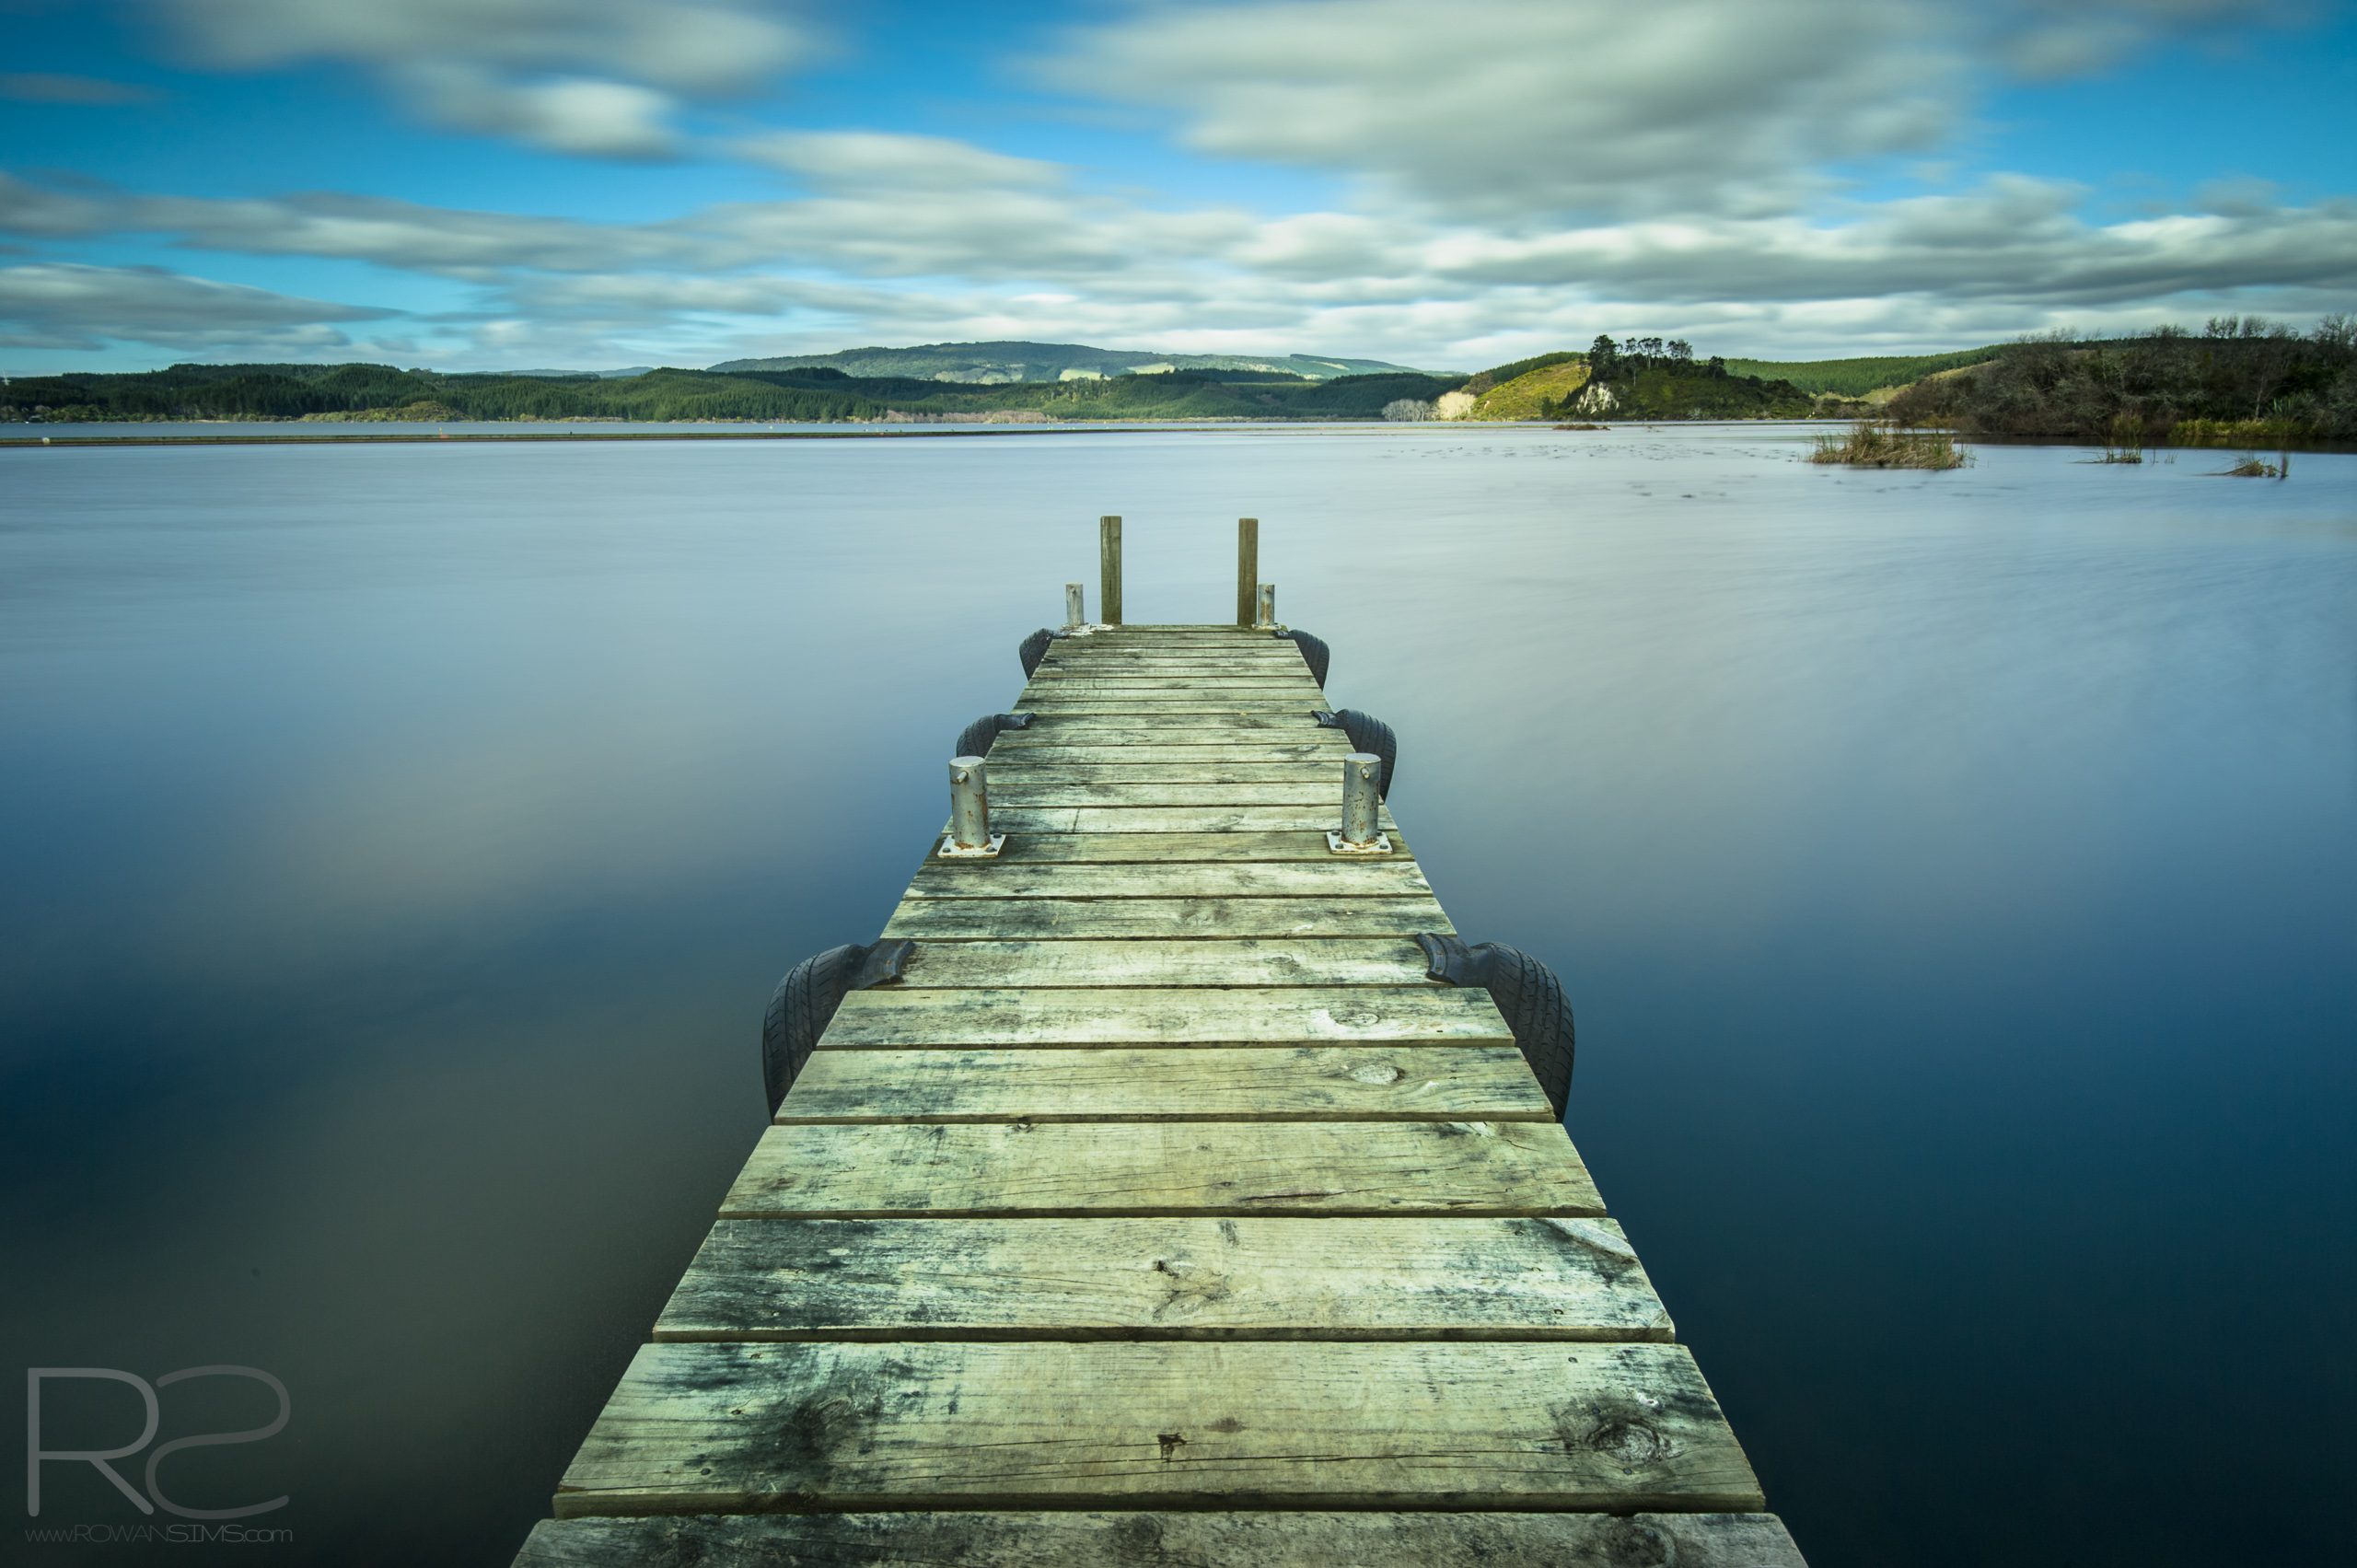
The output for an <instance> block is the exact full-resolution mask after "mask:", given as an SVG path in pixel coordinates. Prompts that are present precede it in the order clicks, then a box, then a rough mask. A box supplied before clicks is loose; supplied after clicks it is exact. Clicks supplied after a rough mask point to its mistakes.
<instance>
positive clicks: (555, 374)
mask: <svg viewBox="0 0 2357 1568" xmlns="http://www.w3.org/2000/svg"><path fill="white" fill-rule="evenodd" d="M654 368H655V366H652V365H633V366H629V367H628V368H626V369H621V370H488V371H485V372H483V374H484V375H487V376H536V377H541V378H543V379H550V380H558V381H562V380H565V379H567V378H569V377H575V376H589V377H596V378H597V379H598V380H600V381H619V380H621V378H622V377H625V376H644V375H645V374H646V373H647V372H648V371H650V370H652V369H654Z"/></svg>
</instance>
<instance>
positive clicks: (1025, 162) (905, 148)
mask: <svg viewBox="0 0 2357 1568" xmlns="http://www.w3.org/2000/svg"><path fill="white" fill-rule="evenodd" d="M734 150H735V151H736V152H737V155H738V156H739V157H746V158H749V159H751V160H752V161H753V162H755V163H762V164H767V165H769V166H770V167H771V168H779V169H784V170H785V171H786V172H787V173H790V174H797V175H800V176H802V177H803V178H805V179H806V180H809V181H810V182H811V183H813V184H815V185H819V186H822V187H825V188H828V189H831V190H843V189H846V188H849V189H857V190H872V189H875V188H877V187H878V186H883V187H888V188H889V189H890V190H892V191H894V192H942V191H970V190H972V189H974V188H975V187H977V186H982V187H989V188H993V189H997V190H1022V189H1028V188H1035V187H1042V186H1059V185H1062V184H1063V182H1064V176H1065V170H1064V169H1063V168H1062V166H1060V165H1057V164H1052V163H1042V162H1040V161H1039V159H1037V158H1028V157H1007V156H1006V155H1005V154H1004V153H994V152H992V151H990V150H988V149H987V148H983V147H978V146H976V145H973V144H972V143H971V142H956V141H951V140H950V139H948V138H947V137H946V136H910V135H902V134H893V133H888V132H881V131H780V132H776V133H774V134H771V135H766V136H756V137H752V138H750V139H749V140H746V141H742V142H738V143H737V144H736V146H735V148H734Z"/></svg>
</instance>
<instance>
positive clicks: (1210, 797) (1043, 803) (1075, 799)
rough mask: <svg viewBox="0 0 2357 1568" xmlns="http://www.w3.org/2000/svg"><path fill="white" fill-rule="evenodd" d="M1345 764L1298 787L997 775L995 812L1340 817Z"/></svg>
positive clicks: (993, 779)
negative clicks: (1170, 810)
mask: <svg viewBox="0 0 2357 1568" xmlns="http://www.w3.org/2000/svg"><path fill="white" fill-rule="evenodd" d="M1342 766H1343V765H1342V764H1341V762H1335V763H1333V764H1331V765H1330V767H1329V769H1328V770H1327V771H1328V772H1329V774H1330V775H1331V776H1329V777H1325V778H1320V779H1318V780H1315V781H1312V782H1306V783H1300V784H1186V783H1178V782H1164V781H1162V780H1151V781H1149V780H1142V779H1132V780H1129V781H1127V782H1124V783H1121V784H1051V783H1044V782H1041V781H1039V780H1036V779H1032V778H1029V777H1027V776H1025V775H1024V774H1022V773H1020V772H1009V773H1005V774H1002V773H999V772H995V771H993V772H992V773H991V775H990V781H991V809H992V810H993V811H996V810H998V809H1000V808H1001V807H1005V808H1006V809H1008V810H1016V809H1021V808H1024V807H1051V806H1213V807H1236V806H1317V807H1329V808H1330V809H1331V811H1332V813H1333V815H1334V817H1335V819H1337V821H1339V820H1340V819H1341V814H1342Z"/></svg>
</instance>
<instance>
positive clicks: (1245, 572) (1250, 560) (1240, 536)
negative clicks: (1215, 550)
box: [1236, 517, 1260, 626]
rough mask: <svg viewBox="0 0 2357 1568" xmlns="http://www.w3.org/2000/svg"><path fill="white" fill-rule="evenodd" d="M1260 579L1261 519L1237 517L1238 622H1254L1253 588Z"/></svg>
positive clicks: (1247, 624)
mask: <svg viewBox="0 0 2357 1568" xmlns="http://www.w3.org/2000/svg"><path fill="white" fill-rule="evenodd" d="M1259 582H1260V518H1258V517H1238V518H1237V519H1236V623H1237V625H1238V626H1249V625H1251V624H1252V589H1253V587H1254V586H1255V585H1256V584H1258V583H1259Z"/></svg>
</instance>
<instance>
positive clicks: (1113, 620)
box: [1097, 517, 1121, 626]
mask: <svg viewBox="0 0 2357 1568" xmlns="http://www.w3.org/2000/svg"><path fill="white" fill-rule="evenodd" d="M1097 614H1099V615H1101V616H1103V617H1104V618H1105V624H1106V625H1108V626H1119V625H1120V623H1121V519H1120V518H1119V517H1099V518H1097Z"/></svg>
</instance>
